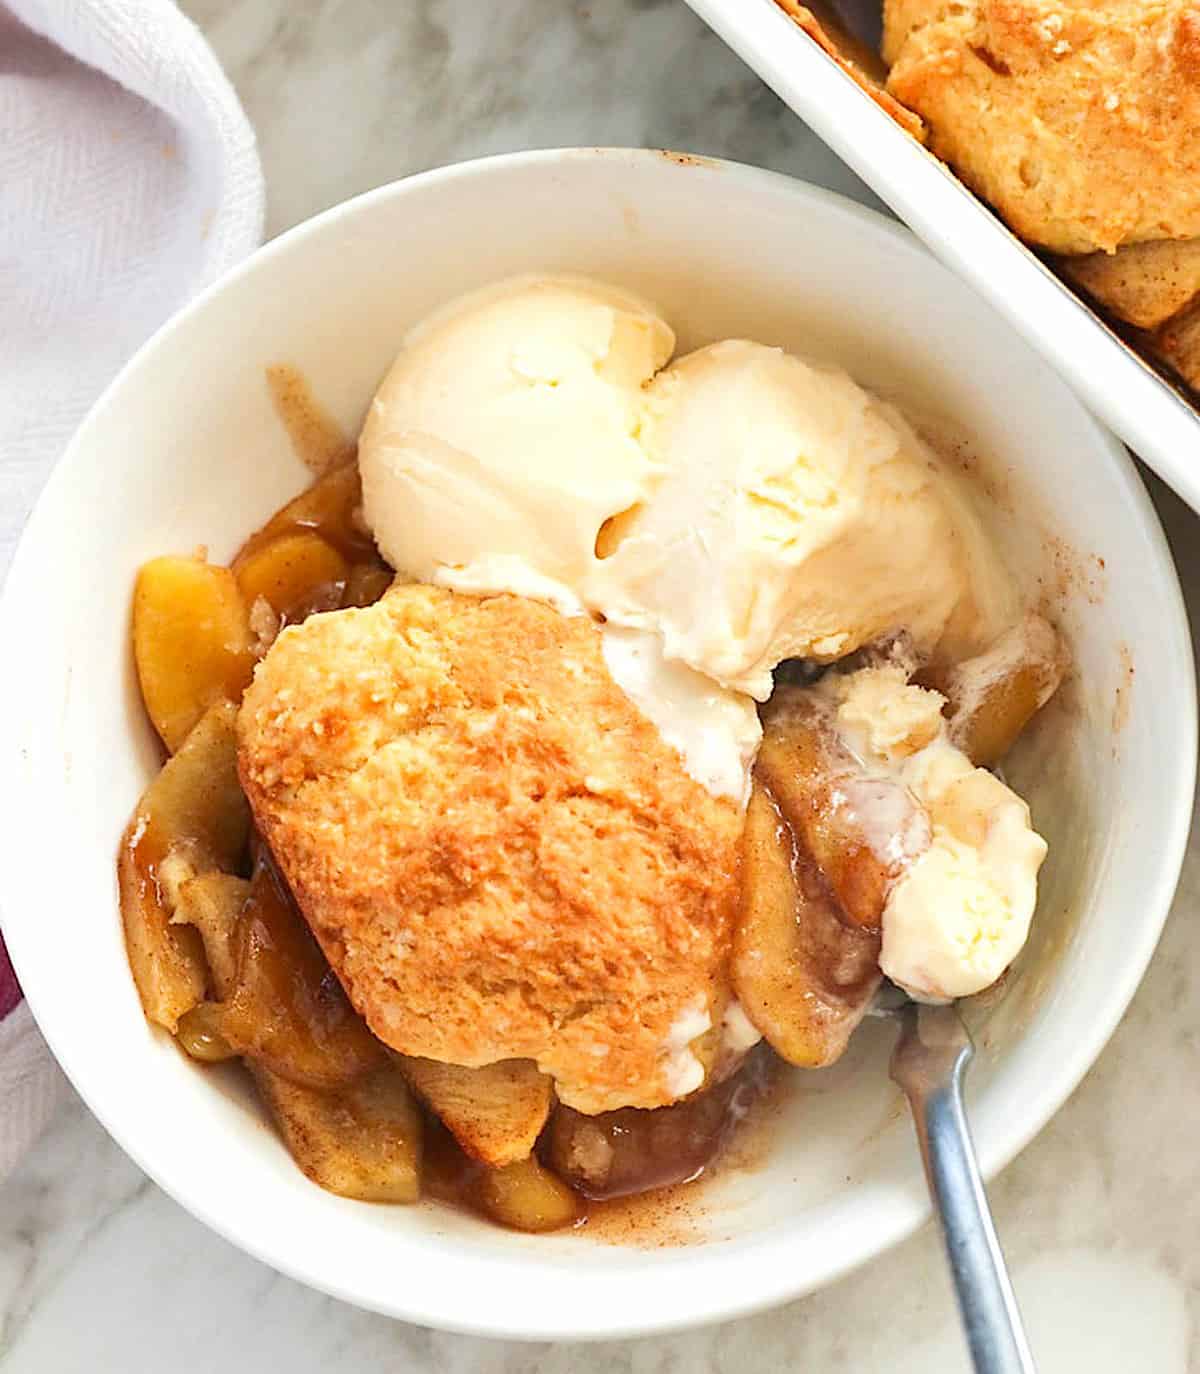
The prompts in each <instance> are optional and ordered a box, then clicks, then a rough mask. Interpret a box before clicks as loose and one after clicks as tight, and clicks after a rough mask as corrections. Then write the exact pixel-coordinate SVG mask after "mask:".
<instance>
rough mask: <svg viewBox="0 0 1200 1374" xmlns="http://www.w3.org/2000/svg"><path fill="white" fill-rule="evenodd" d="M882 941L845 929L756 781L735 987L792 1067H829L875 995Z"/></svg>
mask: <svg viewBox="0 0 1200 1374" xmlns="http://www.w3.org/2000/svg"><path fill="white" fill-rule="evenodd" d="M879 947H880V938H879V935H878V934H877V933H876V932H874V931H869V930H863V929H861V928H859V927H857V926H854V925H851V924H849V923H848V922H847V921H846V920H845V919H844V917H843V916H842V914H841V912H840V911H839V910H838V905H837V901H836V899H835V898H834V896H833V894H832V892H831V891H830V889H829V887H828V886H827V885H826V883H825V882H824V881H823V880H822V878H821V875H820V874H819V873H818V872H817V869H816V866H815V864H814V863H813V862H812V860H811V858H809V857H808V856H807V855H806V854H804V853H803V852H802V851H801V850H800V849H799V846H798V843H797V841H796V839H795V838H794V837H793V835H792V832H791V830H790V828H789V827H788V825H787V823H786V822H785V820H784V819H783V817H782V816H781V815H780V813H779V810H778V809H777V807H776V806H775V803H774V801H773V800H772V798H771V796H770V794H769V793H768V792H767V791H766V789H765V788H764V787H763V786H762V784H761V782H756V783H755V786H754V791H753V793H752V795H751V798H750V805H749V808H748V810H747V812H746V828H745V831H744V832H743V837H742V899H741V914H740V919H739V921H738V924H737V927H736V929H735V932H734V942H733V986H734V991H735V992H736V993H737V996H738V1000H739V1001H740V1002H741V1004H742V1008H743V1010H744V1011H745V1013H746V1015H747V1016H748V1017H749V1018H750V1020H751V1021H752V1022H753V1023H754V1025H755V1026H757V1027H758V1029H759V1030H760V1031H761V1032H762V1033H763V1035H764V1036H765V1037H766V1040H767V1043H768V1044H769V1045H770V1046H771V1048H772V1049H774V1050H775V1052H776V1053H777V1054H779V1055H781V1056H782V1057H783V1058H784V1059H786V1060H787V1061H788V1062H789V1063H791V1064H798V1065H800V1066H801V1067H803V1068H820V1067H822V1066H823V1065H826V1064H832V1063H833V1062H834V1060H835V1059H837V1058H838V1057H839V1056H840V1055H841V1053H842V1051H843V1050H844V1049H845V1048H846V1042H847V1041H848V1040H849V1038H850V1035H851V1033H852V1032H853V1030H854V1028H855V1027H856V1026H857V1025H858V1023H859V1022H860V1021H861V1020H862V1018H863V1016H864V1015H865V1013H866V1010H867V1007H868V1006H869V1005H870V1002H871V998H872V997H873V996H874V995H875V990H876V989H877V988H878V986H879V984H880V981H881V975H880V972H879Z"/></svg>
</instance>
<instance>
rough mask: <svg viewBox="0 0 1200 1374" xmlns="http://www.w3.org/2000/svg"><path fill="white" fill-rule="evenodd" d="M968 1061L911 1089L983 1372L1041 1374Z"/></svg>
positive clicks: (970, 1337)
mask: <svg viewBox="0 0 1200 1374" xmlns="http://www.w3.org/2000/svg"><path fill="white" fill-rule="evenodd" d="M969 1060H970V1053H969V1051H968V1052H966V1053H964V1054H962V1055H960V1056H959V1057H958V1058H957V1060H956V1062H955V1064H954V1067H953V1069H952V1071H951V1072H950V1073H949V1074H947V1075H946V1076H945V1077H944V1078H943V1079H942V1081H941V1082H940V1083H938V1084H936V1085H933V1086H930V1087H929V1088H928V1089H927V1090H923V1088H922V1087H921V1085H919V1084H911V1085H908V1087H907V1089H906V1090H907V1091H908V1096H909V1102H910V1103H911V1105H912V1111H913V1119H914V1120H915V1122H916V1127H917V1139H918V1140H919V1142H920V1145H921V1159H922V1161H923V1163H924V1165H925V1177H926V1179H928V1181H929V1190H930V1192H931V1193H932V1194H933V1200H934V1203H935V1204H936V1211H937V1215H938V1220H939V1223H940V1225H941V1230H942V1239H943V1240H944V1241H945V1243H946V1255H947V1258H948V1259H949V1261H950V1272H951V1275H952V1277H953V1279H954V1288H955V1293H956V1295H957V1297H958V1305H959V1309H960V1311H961V1313H962V1319H963V1326H964V1328H965V1330H966V1335H967V1345H968V1347H969V1349H970V1351H971V1359H972V1361H973V1362H974V1367H975V1371H976V1374H1036V1367H1035V1366H1034V1363H1033V1356H1032V1355H1031V1354H1030V1351H1029V1346H1028V1344H1027V1343H1026V1340H1025V1332H1024V1329H1023V1328H1022V1326H1021V1314H1020V1312H1019V1311H1018V1310H1017V1300H1016V1297H1015V1296H1014V1294H1013V1290H1012V1284H1011V1283H1010V1282H1009V1278H1008V1271H1007V1269H1006V1268H1005V1264H1004V1255H1003V1254H1002V1252H1001V1250H1000V1242H999V1241H998V1240H997V1239H996V1229H995V1227H994V1226H993V1225H992V1214H991V1211H990V1210H989V1208H988V1201H987V1195H986V1194H985V1193H984V1191H983V1180H982V1179H981V1178H980V1176H979V1165H978V1164H977V1163H976V1161H975V1147H974V1146H973V1145H972V1143H971V1133H970V1130H969V1129H968V1127H967V1116H966V1112H965V1110H964V1108H963V1096H962V1078H963V1070H964V1068H965V1067H966V1064H967V1063H968V1062H969Z"/></svg>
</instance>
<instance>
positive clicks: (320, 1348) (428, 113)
mask: <svg viewBox="0 0 1200 1374" xmlns="http://www.w3.org/2000/svg"><path fill="white" fill-rule="evenodd" d="M183 8H184V9H185V10H187V11H188V12H189V13H190V14H191V15H192V16H193V17H194V18H195V19H196V21H197V22H198V23H199V24H200V26H201V27H202V28H203V29H204V31H205V32H206V33H207V35H208V37H209V38H210V40H211V42H212V43H213V45H214V46H215V48H216V50H217V53H218V56H219V57H220V58H221V60H222V61H223V62H224V64H225V66H226V68H227V70H228V71H229V73H230V75H231V76H232V78H233V81H234V83H235V85H236V86H237V88H238V90H239V92H240V94H241V96H242V99H243V101H244V102H245V105H246V107H247V110H248V113H249V115H250V118H251V120H252V121H253V122H254V124H255V126H256V128H257V130H258V135H259V139H260V142H261V147H262V153H263V159H264V163H265V167H266V173H267V183H268V197H269V209H268V228H269V232H271V233H278V232H279V231H280V230H282V229H285V228H287V227H288V226H289V225H291V224H294V223H295V222H296V221H298V220H301V219H304V218H306V217H307V216H309V215H311V214H313V213H315V212H316V211H318V210H321V209H324V208H325V207H326V206H328V205H332V204H333V203H334V202H336V201H339V200H342V199H344V198H345V197H347V196H349V195H353V194H355V193H356V192H358V191H361V190H364V189H366V188H368V187H370V186H374V185H377V184H379V183H381V182H385V181H390V180H393V179H394V178H396V177H400V176H404V175H406V174H407V173H410V172H415V171H419V170H421V169H423V168H427V167H432V166H436V165H438V164H441V163H445V162H451V161H456V160H459V159H462V158H467V157H474V156H478V155H481V154H486V153H494V152H500V151H507V150H511V149H518V148H527V147H535V146H546V145H554V144H631V145H652V146H668V147H675V148H683V149H687V150H691V151H696V152H702V153H709V154H715V155H719V156H724V157H731V158H737V159H741V160H743V161H746V162H752V163H757V164H760V165H762V166H766V167H772V168H775V169H777V170H780V171H784V172H788V173H790V174H793V175H796V176H799V177H803V178H806V179H808V180H811V181H817V182H821V183H823V184H825V185H827V186H831V187H834V188H835V189H837V190H840V191H843V192H845V193H847V194H849V195H851V196H854V197H856V198H857V199H859V200H862V201H864V202H867V203H876V202H875V201H874V197H873V196H872V195H871V193H870V192H869V191H868V190H867V189H866V188H865V187H864V186H863V185H862V184H861V183H860V182H859V181H857V179H856V178H855V177H854V175H853V173H851V172H850V171H849V170H848V169H847V168H845V167H844V166H843V165H842V164H841V163H839V161H838V160H837V158H836V157H835V156H834V155H833V154H832V153H831V152H829V151H828V149H826V148H825V147H824V146H823V145H822V144H821V143H820V142H818V140H817V139H816V138H815V137H814V136H813V135H811V134H810V133H809V132H808V131H807V130H806V129H805V128H804V126H803V125H801V124H800V122H799V121H798V120H797V119H796V118H795V117H794V116H792V115H791V114H790V112H789V111H787V110H786V109H785V108H784V107H783V106H781V105H780V103H779V102H778V101H777V100H776V99H775V97H774V96H773V95H772V94H771V93H770V92H769V91H768V90H767V89H766V87H765V86H763V85H762V83H761V82H760V81H758V79H757V78H756V77H755V76H754V75H753V74H752V73H751V72H750V71H748V70H747V69H746V68H745V67H744V66H743V65H742V64H741V63H740V62H739V61H738V59H737V58H736V57H735V56H734V55H733V54H732V53H731V52H730V51H729V50H728V49H726V48H725V47H724V46H723V45H722V44H721V43H720V42H719V41H718V40H717V39H716V38H715V37H713V36H712V35H711V34H709V33H708V32H707V30H706V29H705V28H704V27H703V26H702V25H701V23H700V22H699V21H698V20H697V19H696V18H695V17H694V16H693V15H692V14H691V12H690V11H689V10H688V9H687V8H686V7H685V6H684V4H683V3H682V0H590V2H589V0H502V3H499V4H493V5H482V4H478V3H474V0H404V2H403V3H401V4H396V3H395V2H394V0H184V3H183ZM1152 487H1153V491H1154V496H1155V500H1156V502H1157V503H1158V506H1159V509H1160V511H1161V513H1162V515H1163V518H1164V520H1165V522H1166V524H1167V526H1168V531H1169V533H1170V535H1171V539H1172V546H1173V548H1174V551H1175V556H1176V559H1177V561H1178V562H1179V564H1180V571H1181V574H1182V576H1183V578H1184V584H1185V588H1186V589H1187V591H1188V595H1189V606H1190V611H1191V614H1192V619H1193V629H1194V630H1195V629H1196V628H1197V620H1198V619H1200V541H1198V540H1197V537H1196V536H1197V526H1196V518H1195V517H1194V516H1193V515H1192V514H1191V513H1190V512H1189V511H1188V510H1186V509H1185V508H1184V507H1183V506H1182V505H1181V503H1180V502H1178V501H1177V500H1176V499H1175V498H1174V497H1173V496H1171V495H1170V493H1168V492H1165V491H1164V490H1163V489H1162V488H1161V487H1160V486H1159V485H1158V484H1157V483H1152ZM1151 688H1152V684H1151ZM1198 901H1200V842H1197V840H1196V837H1195V835H1194V836H1193V844H1192V846H1191V852H1190V854H1189V858H1188V861H1187V864H1186V867H1185V870H1184V875H1183V881H1182V884H1181V887H1180V890H1179V895H1178V898H1177V900H1176V904H1175V911H1174V913H1173V916H1172V919H1171V921H1170V923H1169V925H1168V927H1167V931H1166V935H1165V937H1164V939H1163V942H1162V944H1161V946H1160V948H1159V950H1158V953H1157V955H1156V957H1155V960H1154V962H1153V964H1152V966H1151V968H1150V971H1149V974H1148V975H1147V977H1146V980H1145V982H1144V984H1143V985H1142V988H1141V991H1140V992H1139V994H1138V996H1137V998H1136V1000H1135V1001H1134V1003H1133V1006H1132V1008H1131V1009H1130V1011H1129V1013H1128V1015H1127V1016H1126V1018H1125V1020H1124V1022H1123V1024H1122V1025H1121V1027H1120V1029H1119V1030H1118V1031H1117V1033H1116V1035H1115V1036H1114V1038H1113V1040H1112V1042H1111V1044H1110V1045H1109V1047H1108V1049H1107V1050H1106V1051H1105V1053H1104V1055H1103V1056H1102V1058H1101V1059H1100V1061H1099V1063H1098V1064H1097V1065H1096V1067H1095V1068H1094V1069H1093V1070H1092V1072H1091V1073H1090V1074H1089V1076H1088V1078H1087V1079H1086V1081H1085V1082H1084V1083H1083V1085H1082V1086H1081V1087H1080V1089H1079V1090H1078V1091H1077V1092H1076V1094H1075V1095H1074V1097H1073V1098H1072V1099H1071V1101H1070V1102H1069V1103H1068V1104H1067V1106H1066V1107H1065V1108H1064V1109H1063V1110H1062V1111H1061V1112H1060V1113H1059V1115H1058V1116H1057V1117H1056V1118H1055V1120H1054V1121H1053V1122H1052V1123H1051V1125H1050V1126H1049V1127H1048V1128H1047V1129H1046V1130H1045V1131H1044V1132H1043V1134H1042V1135H1041V1136H1040V1137H1039V1138H1038V1139H1037V1140H1036V1141H1035V1142H1034V1144H1033V1145H1031V1146H1030V1147H1029V1149H1027V1150H1026V1151H1025V1153H1024V1154H1023V1155H1022V1156H1021V1157H1020V1158H1019V1159H1018V1160H1017V1161H1016V1162H1015V1163H1014V1164H1013V1165H1012V1166H1011V1167H1010V1168H1009V1169H1007V1170H1006V1171H1005V1172H1004V1174H1003V1175H1002V1176H1001V1177H1000V1178H999V1179H998V1180H997V1181H996V1182H995V1183H994V1184H993V1186H992V1188H991V1196H992V1200H993V1205H994V1207H995V1212H996V1217H997V1222H998V1225H999V1229H1000V1232H1001V1235H1002V1236H1003V1238H1004V1242H1005V1245H1006V1248H1007V1251H1008V1254H1009V1257H1010V1261H1011V1264H1012V1268H1013V1271H1014V1279H1015V1283H1016V1287H1017V1289H1018V1292H1019V1295H1020V1297H1021V1300H1022V1303H1023V1306H1024V1310H1025V1314H1026V1318H1027V1323H1028V1326H1029V1329H1030V1335H1031V1339H1032V1343H1033V1346H1034V1349H1035V1350H1036V1352H1037V1354H1038V1357H1039V1364H1040V1369H1041V1371H1042V1374H1081V1372H1082V1371H1087V1374H1117V1371H1120V1374H1183V1371H1186V1370H1197V1371H1200V1245H1198V1244H1197V1222H1198V1221H1200V1203H1198V1202H1197V1199H1198V1198H1200V1150H1197V1148H1196V1141H1197V1139H1198V1138H1200V1092H1197V1091H1196V1086H1195V1085H1196V1083H1197V1081H1198V1078H1200V1074H1198V1070H1200V1034H1198V1032H1197V1024H1198V1016H1200V929H1194V928H1193V925H1192V919H1193V916H1194V913H1195V912H1196V909H1197V903H1198ZM264 1368H268V1369H270V1368H277V1369H286V1370H287V1371H289V1374H318V1371H319V1372H320V1374H329V1372H330V1371H357V1370H368V1369H369V1370H392V1369H395V1370H405V1371H412V1372H413V1374H433V1372H434V1371H438V1374H459V1372H460V1371H461V1374H466V1372H467V1371H470V1374H566V1371H572V1374H732V1372H733V1371H737V1374H768V1372H770V1374H774V1371H780V1374H782V1371H785V1370H792V1369H797V1370H799V1369H805V1370H821V1371H826V1370H829V1371H832V1370H846V1371H854V1374H885V1372H886V1374H918V1371H920V1374H952V1371H954V1372H957V1371H962V1370H964V1369H965V1368H966V1354H965V1349H964V1346H963V1344H962V1340H961V1337H960V1335H959V1332H958V1327H957V1321H956V1317H955V1313H954V1309H953V1306H952V1300H951V1296H950V1291H949V1287H948V1283H947V1281H946V1278H945V1276H944V1273H943V1266H942V1259H941V1255H940V1252H939V1248H938V1243H937V1239H936V1236H934V1235H933V1234H932V1233H931V1232H929V1231H926V1232H924V1233H922V1234H921V1235H919V1236H917V1237H916V1238H914V1239H913V1240H912V1241H910V1242H909V1243H907V1244H905V1245H903V1246H901V1247H900V1248H899V1249H897V1250H894V1251H893V1252H891V1253H890V1254H889V1255H887V1256H885V1257H884V1258H883V1259H881V1260H879V1261H877V1262H875V1263H874V1264H872V1265H870V1266H868V1267H867V1268H865V1269H863V1270H861V1271H860V1272H858V1273H856V1274H854V1275H852V1276H851V1277H850V1278H848V1279H845V1280H844V1281H842V1282H841V1283H839V1284H837V1285H835V1286H834V1287H832V1288H830V1289H828V1290H826V1291H824V1292H822V1293H819V1294H817V1295H815V1296H813V1297H810V1298H807V1299H804V1300H801V1301H798V1302H795V1303H792V1304H791V1305H790V1306H787V1307H784V1308H782V1309H780V1310H778V1311H775V1312H771V1313H767V1314H765V1315H762V1316H758V1317H754V1318H749V1319H746V1320H743V1321H738V1322H733V1323H730V1324H728V1325H725V1326H721V1327H716V1328H710V1329H708V1330H703V1331H698V1332H694V1333H690V1334H687V1335H681V1336H675V1337H664V1338H656V1339H650V1340H645V1341H633V1342H620V1343H618V1344H613V1345H607V1346H592V1347H571V1346H536V1345H525V1344H509V1343H502V1342H490V1341H483V1340H476V1339H468V1338H464V1337H456V1336H445V1335H440V1334H436V1333H433V1332H429V1331H424V1330H420V1329H417V1328H415V1327H408V1326H404V1325H402V1324H400V1323H396V1322H392V1321H389V1320H387V1319H385V1318H382V1317H376V1316H373V1315H369V1314H367V1313H363V1312H359V1311H357V1310H355V1309H353V1308H350V1307H346V1306H344V1305H342V1304H339V1303H337V1302H335V1301H334V1300H332V1299H330V1298H325V1297H322V1296H321V1295H319V1294H317V1293H314V1292H310V1291H308V1290H307V1289H304V1288H302V1287H300V1286H299V1285H297V1284H295V1283H292V1282H291V1281H289V1280H288V1279H285V1278H282V1277H280V1276H279V1275H277V1274H275V1273H273V1272H272V1271H271V1270H269V1269H266V1268H264V1267H263V1266H262V1265H260V1264H258V1263H256V1262H255V1261H253V1260H251V1259H249V1258H247V1257H246V1256H245V1255H243V1254H241V1253H240V1252H239V1251H237V1250H234V1249H233V1248H232V1247H231V1246H229V1245H228V1244H226V1243H225V1242H224V1241H222V1240H220V1239H218V1238H217V1237H216V1236H215V1235H213V1234H212V1233H210V1232H209V1231H207V1230H206V1229H205V1228H204V1227H203V1226H201V1225H200V1223H199V1222H197V1221H194V1220H193V1219H192V1218H191V1217H190V1216H188V1215H187V1214H186V1213H185V1212H184V1211H182V1210H181V1209H180V1208H179V1207H178V1206H176V1204H175V1203H173V1202H172V1201H171V1200H170V1199H168V1198H167V1197H165V1196H164V1195H163V1194H162V1193H161V1192H159V1191H158V1189H157V1188H156V1187H154V1185H152V1184H151V1183H150V1182H149V1181H148V1180H147V1179H146V1178H145V1177H143V1175H142V1174H141V1173H140V1172H139V1171H138V1169H137V1168H136V1167H135V1166H134V1165H133V1164H132V1163H131V1162H130V1161H129V1160H128V1159H127V1158H126V1157H125V1156H124V1155H123V1154H122V1153H121V1151H120V1150H119V1149H118V1148H117V1147H116V1146H115V1145H114V1144H113V1143H112V1142H111V1141H110V1140H109V1139H108V1137H107V1136H106V1135H105V1133H104V1132H103V1130H102V1129H101V1128H100V1126H99V1125H98V1124H97V1123H96V1122H95V1121H94V1120H93V1119H92V1118H91V1117H90V1115H89V1114H88V1113H87V1111H86V1110H85V1109H84V1107H83V1106H82V1105H81V1104H80V1103H79V1102H78V1101H77V1100H75V1099H73V1098H71V1099H69V1100H67V1101H66V1102H65V1105H64V1107H63V1108H62V1110H61V1112H60V1114H59V1115H58V1117H57V1118H56V1120H55V1121H54V1123H53V1124H52V1125H51V1127H50V1129H49V1130H48V1132H47V1134H46V1135H45V1136H44V1137H43V1139H42V1141H41V1142H40V1143H39V1145H38V1147H37V1148H36V1149H35V1151H34V1152H33V1154H32V1156H31V1157H30V1158H29V1159H28V1161H27V1162H26V1163H25V1164H24V1165H23V1166H22V1167H21V1168H20V1170H19V1171H18V1172H17V1174H16V1175H15V1176H14V1177H12V1178H11V1179H10V1180H9V1181H8V1182H7V1183H6V1184H5V1185H4V1187H3V1188H2V1189H0V1371H2V1374H10V1372H11V1374H18V1371H19V1372H20V1374H74V1371H84V1370H86V1371H89V1374H91V1372H92V1371H109V1370H122V1371H124V1370H130V1371H136V1372H138V1374H140V1371H143V1370H147V1371H148V1370H158V1369H161V1370H169V1371H170V1374H201V1372H203V1374H211V1371H215V1370H220V1371H222V1374H243V1372H245V1374H249V1372H250V1371H259V1370H262V1369H264Z"/></svg>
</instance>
